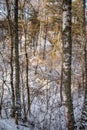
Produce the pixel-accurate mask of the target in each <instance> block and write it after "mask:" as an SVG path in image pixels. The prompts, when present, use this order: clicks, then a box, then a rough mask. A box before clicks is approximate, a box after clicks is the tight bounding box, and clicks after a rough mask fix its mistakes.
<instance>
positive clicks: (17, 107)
mask: <svg viewBox="0 0 87 130" xmlns="http://www.w3.org/2000/svg"><path fill="white" fill-rule="evenodd" d="M14 13H15V16H14V23H15V25H14V38H15V96H16V110H17V112H18V118H19V119H21V97H20V86H19V81H20V77H19V76H20V75H19V46H18V44H19V40H18V0H15V10H14Z"/></svg>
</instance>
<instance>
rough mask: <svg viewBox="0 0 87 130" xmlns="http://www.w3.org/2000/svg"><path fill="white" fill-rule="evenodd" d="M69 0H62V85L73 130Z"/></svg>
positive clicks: (69, 124) (70, 126) (69, 129)
mask: <svg viewBox="0 0 87 130" xmlns="http://www.w3.org/2000/svg"><path fill="white" fill-rule="evenodd" d="M71 4H72V2H71V0H63V28H62V36H63V85H64V89H65V105H66V108H67V112H66V115H67V120H68V122H67V123H68V124H67V127H68V130H74V112H73V103H72V96H71V58H72V57H71V56H72V39H71Z"/></svg>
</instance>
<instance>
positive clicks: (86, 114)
mask: <svg viewBox="0 0 87 130" xmlns="http://www.w3.org/2000/svg"><path fill="white" fill-rule="evenodd" d="M85 9H86V0H83V46H84V47H83V52H84V64H85V84H84V89H85V95H84V104H83V109H82V117H81V128H80V129H81V130H82V129H85V126H86V124H85V123H86V122H87V49H86V48H87V45H86V44H87V43H86V42H87V41H86V19H85Z"/></svg>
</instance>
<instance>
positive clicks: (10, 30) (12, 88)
mask: <svg viewBox="0 0 87 130" xmlns="http://www.w3.org/2000/svg"><path fill="white" fill-rule="evenodd" d="M6 5H7V12H8V16H7V19H8V26H9V34H10V41H11V58H10V67H11V74H10V82H11V91H12V116H13V117H14V112H15V94H14V86H13V28H12V24H11V15H10V7H9V3H8V0H6Z"/></svg>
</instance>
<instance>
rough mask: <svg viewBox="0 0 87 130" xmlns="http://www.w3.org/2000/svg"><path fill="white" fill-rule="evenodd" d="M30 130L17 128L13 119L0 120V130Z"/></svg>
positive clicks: (22, 127)
mask: <svg viewBox="0 0 87 130" xmlns="http://www.w3.org/2000/svg"><path fill="white" fill-rule="evenodd" d="M18 129H19V130H31V129H30V128H28V127H25V126H22V125H19V126H18V128H17V125H16V124H15V121H14V120H13V119H0V130H18Z"/></svg>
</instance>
